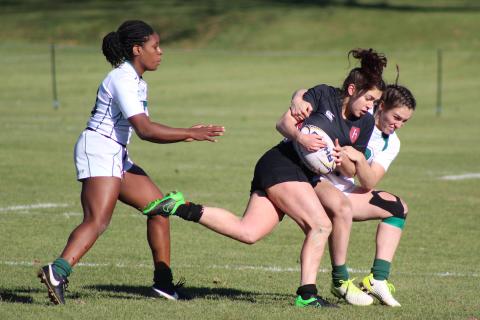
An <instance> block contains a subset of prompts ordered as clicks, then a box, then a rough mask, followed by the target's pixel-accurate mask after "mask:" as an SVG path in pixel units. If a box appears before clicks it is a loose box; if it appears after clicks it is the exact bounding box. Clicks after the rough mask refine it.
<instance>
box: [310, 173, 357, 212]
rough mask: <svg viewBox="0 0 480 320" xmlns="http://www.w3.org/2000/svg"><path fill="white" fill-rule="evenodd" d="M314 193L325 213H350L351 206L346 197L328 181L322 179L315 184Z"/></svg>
mask: <svg viewBox="0 0 480 320" xmlns="http://www.w3.org/2000/svg"><path fill="white" fill-rule="evenodd" d="M314 190H315V193H316V194H317V197H318V199H319V200H320V203H321V204H322V206H323V207H324V208H325V210H326V211H327V213H328V214H329V215H330V216H331V217H333V216H348V218H349V219H350V217H351V214H352V206H351V202H350V200H349V199H348V197H347V196H346V195H345V194H344V193H343V192H342V191H340V190H338V189H337V188H336V187H335V186H334V185H333V184H332V183H331V182H330V181H328V180H326V179H324V180H321V181H319V182H318V183H317V184H316V185H315V188H314Z"/></svg>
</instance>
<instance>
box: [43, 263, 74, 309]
mask: <svg viewBox="0 0 480 320" xmlns="http://www.w3.org/2000/svg"><path fill="white" fill-rule="evenodd" d="M38 277H39V278H40V281H41V282H42V283H44V284H45V286H46V287H47V289H48V297H49V298H50V301H52V302H53V304H65V298H64V293H65V290H66V289H67V286H68V280H67V278H64V277H62V276H61V275H59V274H58V273H56V272H55V269H54V268H53V265H52V264H48V265H46V266H43V267H42V268H41V269H40V270H39V271H38Z"/></svg>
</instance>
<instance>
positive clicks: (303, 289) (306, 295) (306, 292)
mask: <svg viewBox="0 0 480 320" xmlns="http://www.w3.org/2000/svg"><path fill="white" fill-rule="evenodd" d="M297 294H298V295H299V296H301V297H302V299H303V300H307V299H310V298H311V297H312V296H316V295H317V294H318V290H317V286H316V285H314V284H305V285H303V286H300V287H298V289H297Z"/></svg>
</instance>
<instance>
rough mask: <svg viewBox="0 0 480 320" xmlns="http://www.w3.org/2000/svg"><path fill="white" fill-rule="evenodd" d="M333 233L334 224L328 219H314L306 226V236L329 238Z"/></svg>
mask: <svg viewBox="0 0 480 320" xmlns="http://www.w3.org/2000/svg"><path fill="white" fill-rule="evenodd" d="M331 232H332V222H331V221H330V220H329V219H328V218H325V219H313V220H311V221H309V222H308V223H307V225H306V229H305V234H313V235H315V236H321V237H327V238H328V236H329V235H330V233H331Z"/></svg>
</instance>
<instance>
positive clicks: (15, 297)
mask: <svg viewBox="0 0 480 320" xmlns="http://www.w3.org/2000/svg"><path fill="white" fill-rule="evenodd" d="M34 291H37V292H38V291H39V290H26V289H12V290H5V289H0V302H6V303H25V304H32V303H33V298H32V297H31V296H30V295H29V293H32V292H34Z"/></svg>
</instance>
